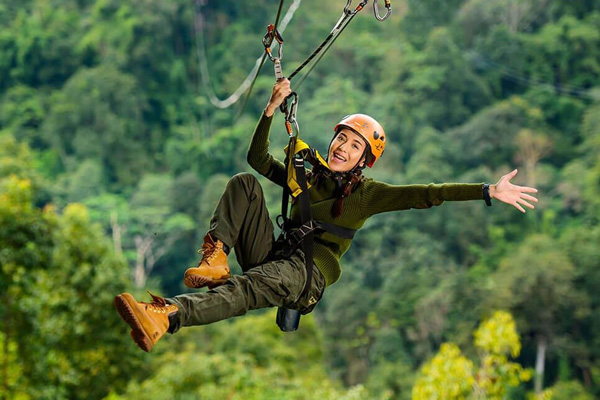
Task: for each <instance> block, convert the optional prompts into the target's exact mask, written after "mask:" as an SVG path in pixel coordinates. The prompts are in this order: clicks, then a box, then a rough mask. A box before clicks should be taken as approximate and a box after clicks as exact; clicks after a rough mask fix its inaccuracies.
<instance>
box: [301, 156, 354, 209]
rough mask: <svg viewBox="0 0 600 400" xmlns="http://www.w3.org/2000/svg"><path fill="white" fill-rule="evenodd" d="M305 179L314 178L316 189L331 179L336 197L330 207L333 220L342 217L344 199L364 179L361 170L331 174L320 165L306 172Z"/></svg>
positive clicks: (331, 172)
mask: <svg viewBox="0 0 600 400" xmlns="http://www.w3.org/2000/svg"><path fill="white" fill-rule="evenodd" d="M361 158H362V157H361ZM307 177H308V178H309V179H310V178H314V179H315V181H314V183H315V185H317V187H318V186H320V185H321V184H322V183H323V182H324V181H325V179H327V178H331V179H333V180H334V181H335V183H336V189H335V193H334V196H336V197H337V199H336V200H335V202H334V203H333V206H332V207H331V216H332V217H333V218H337V217H339V216H340V215H342V212H343V211H344V199H345V198H346V197H348V196H350V194H351V193H352V192H353V191H355V190H356V189H357V188H358V186H359V185H360V183H361V182H362V181H364V179H365V177H364V176H363V175H362V168H355V169H353V170H352V171H347V172H333V171H330V170H328V169H327V168H325V167H323V166H321V165H316V166H315V167H314V168H313V169H312V170H311V171H309V172H308V174H307Z"/></svg>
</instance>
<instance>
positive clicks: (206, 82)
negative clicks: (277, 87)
mask: <svg viewBox="0 0 600 400" xmlns="http://www.w3.org/2000/svg"><path fill="white" fill-rule="evenodd" d="M301 2H302V0H294V2H293V3H292V4H291V5H290V7H289V8H288V10H287V11H286V13H285V15H284V17H283V18H282V19H281V24H280V28H279V31H280V32H282V33H283V32H284V31H285V30H286V29H287V26H288V25H289V23H290V21H291V20H292V18H293V17H294V14H295V12H296V10H297V9H298V8H299V7H300V3H301ZM202 4H203V2H202V1H201V0H196V1H195V2H194V16H195V18H194V31H195V35H196V52H197V57H198V60H199V64H200V65H199V71H200V82H201V83H202V86H203V87H204V90H205V92H206V94H207V97H208V99H209V101H210V102H211V103H212V105H214V106H215V107H217V108H221V109H225V108H229V107H231V106H232V105H233V104H235V103H237V102H238V100H239V99H240V97H241V96H242V95H243V94H244V93H245V92H246V91H247V90H248V88H251V87H252V86H253V85H254V82H255V80H256V79H257V77H258V74H259V73H260V70H261V68H262V65H263V64H264V62H265V60H266V56H265V54H264V52H263V53H262V54H261V56H260V57H258V58H257V59H256V61H255V62H254V67H252V69H251V70H250V72H249V73H248V75H247V76H246V78H245V79H244V81H243V82H242V83H241V84H240V85H239V86H238V88H237V89H236V90H235V91H233V93H232V94H231V95H229V96H228V97H227V98H225V99H224V100H221V99H219V98H218V97H217V95H216V93H215V91H214V89H213V85H212V79H211V76H210V71H209V69H208V57H207V55H206V40H205V33H204V32H205V29H204V17H203V14H202V11H201V7H202ZM282 4H283V0H281V2H280V6H281V5H282ZM277 20H279V18H277ZM251 91H252V89H250V92H251ZM250 92H249V93H250Z"/></svg>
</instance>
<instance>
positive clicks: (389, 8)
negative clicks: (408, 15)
mask: <svg viewBox="0 0 600 400" xmlns="http://www.w3.org/2000/svg"><path fill="white" fill-rule="evenodd" d="M378 1H379V0H373V12H374V13H375V18H376V19H377V21H385V20H386V19H387V18H388V17H389V16H390V14H391V13H392V2H391V0H384V1H385V8H387V11H386V13H385V15H384V16H383V17H382V16H380V15H379V7H378V6H377V2H378Z"/></svg>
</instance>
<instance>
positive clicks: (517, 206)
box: [513, 203, 525, 214]
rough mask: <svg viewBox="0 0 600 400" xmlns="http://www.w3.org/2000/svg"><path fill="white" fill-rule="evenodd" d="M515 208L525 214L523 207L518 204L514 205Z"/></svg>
mask: <svg viewBox="0 0 600 400" xmlns="http://www.w3.org/2000/svg"><path fill="white" fill-rule="evenodd" d="M513 206H515V208H516V209H517V210H519V211H521V212H522V213H523V214H525V209H524V208H523V207H521V206H520V205H519V204H518V203H515V204H513Z"/></svg>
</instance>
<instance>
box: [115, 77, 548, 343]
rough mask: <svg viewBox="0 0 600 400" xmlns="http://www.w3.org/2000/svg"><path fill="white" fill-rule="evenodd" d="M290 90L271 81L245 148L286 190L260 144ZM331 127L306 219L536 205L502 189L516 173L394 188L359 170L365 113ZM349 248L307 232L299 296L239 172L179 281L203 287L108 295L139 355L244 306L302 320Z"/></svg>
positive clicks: (298, 258)
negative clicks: (309, 239) (449, 206)
mask: <svg viewBox="0 0 600 400" xmlns="http://www.w3.org/2000/svg"><path fill="white" fill-rule="evenodd" d="M290 93H291V89H290V82H289V81H288V80H287V79H283V80H281V81H279V82H277V83H276V84H275V86H274V88H273V92H272V94H271V97H270V99H269V102H268V104H267V107H266V108H265V111H264V113H263V115H262V117H261V119H260V121H259V122H258V125H257V127H256V129H255V131H254V135H253V137H252V141H251V144H250V148H249V150H248V162H249V164H250V165H251V166H252V167H253V168H254V169H255V170H256V171H257V172H259V173H260V174H261V175H264V176H265V177H267V178H268V179H269V180H271V181H273V182H275V183H276V184H278V185H280V186H283V185H285V184H286V175H285V170H284V165H283V164H282V163H281V162H280V161H278V160H276V159H275V158H273V157H272V156H271V155H270V154H269V151H268V150H269V148H268V147H269V139H268V138H269V130H270V126H271V121H272V116H273V113H274V112H275V110H276V109H277V108H278V107H279V105H280V104H281V103H282V102H283V101H284V99H285V98H286V97H287V96H288V95H289V94H290ZM334 131H335V135H334V138H333V140H332V141H331V144H330V146H329V150H328V157H327V159H328V165H329V169H327V168H323V167H319V166H317V167H315V168H313V170H312V171H311V172H310V173H309V183H310V184H311V185H312V186H311V188H310V191H309V194H310V202H311V212H312V216H313V218H314V219H315V220H320V221H325V222H326V223H330V224H335V225H337V226H341V227H343V228H347V229H358V228H360V227H362V225H363V224H364V222H365V220H366V219H367V218H369V217H370V216H372V215H374V214H377V213H382V212H386V211H394V210H405V209H410V208H429V207H432V206H434V205H435V206H437V205H441V204H442V203H443V202H444V201H463V200H482V199H485V200H486V203H488V205H489V201H490V199H497V200H500V201H502V202H504V203H507V204H511V205H512V206H514V207H516V208H517V209H518V210H520V211H521V212H525V209H524V208H523V207H522V206H526V207H528V208H531V209H533V208H534V206H533V205H532V204H531V203H529V202H534V203H535V202H537V199H536V198H535V197H533V196H531V195H528V194H527V193H535V192H537V190H536V189H534V188H528V187H520V186H516V185H513V184H511V183H510V179H511V178H513V177H514V176H515V175H516V173H517V170H514V171H512V172H511V173H509V174H507V175H504V176H503V177H502V178H500V180H499V181H498V183H497V184H496V185H487V184H481V183H479V184H429V185H406V186H394V185H388V184H385V183H382V182H377V181H373V180H372V179H365V178H364V177H363V176H362V170H363V168H365V167H366V166H368V167H372V166H373V165H374V164H375V162H376V161H377V160H378V158H379V157H380V156H381V155H382V153H383V150H384V148H385V142H386V136H385V132H384V130H383V128H382V127H381V125H379V123H377V121H375V120H374V119H373V118H371V117H369V116H366V115H362V114H354V115H350V116H347V117H345V118H344V119H343V120H342V121H341V122H340V123H339V124H338V125H336V127H335V128H334ZM290 218H291V220H292V221H293V222H294V223H296V225H299V221H300V210H299V207H298V205H297V204H293V205H292V208H291V216H290ZM350 242H351V239H347V238H343V237H340V236H336V235H334V234H331V233H328V232H323V233H322V234H319V235H316V236H315V239H314V250H313V251H314V265H313V266H312V279H311V282H310V285H309V286H308V288H307V290H304V285H305V282H306V280H307V270H306V267H305V262H304V253H303V252H302V251H301V250H300V249H297V250H295V251H293V252H292V254H291V255H289V254H288V255H286V256H285V257H284V256H282V254H281V253H279V252H277V251H273V250H274V246H273V244H274V236H273V224H272V223H271V220H270V219H269V215H268V212H267V209H266V206H265V200H264V196H263V192H262V188H261V186H260V184H259V183H258V181H257V180H256V178H255V177H254V176H252V175H250V174H238V175H236V176H234V177H233V178H232V179H231V180H230V181H229V183H228V185H227V188H226V189H225V192H224V193H223V196H222V197H221V199H220V201H219V204H218V206H217V208H216V210H215V214H214V216H213V218H212V220H211V225H210V229H209V231H208V233H207V235H206V236H205V238H204V244H203V245H202V254H203V257H202V260H201V261H200V263H199V265H198V267H196V268H190V269H188V270H187V271H186V272H185V276H184V283H185V284H186V286H188V287H194V288H198V287H203V286H208V287H209V288H211V290H210V291H208V292H205V293H193V294H183V295H180V296H176V297H174V298H170V299H163V298H161V297H158V296H154V295H152V298H153V301H152V302H151V303H145V302H138V301H136V300H135V299H134V298H133V296H131V295H130V294H128V293H123V294H120V295H118V296H116V297H115V306H116V308H117V310H118V312H119V314H120V315H121V317H122V318H123V319H124V320H125V321H126V322H127V323H128V324H129V325H130V327H131V328H132V331H131V336H132V338H133V340H134V341H135V343H136V344H137V345H138V346H139V347H140V348H142V349H143V350H145V351H150V349H152V347H153V346H154V344H155V343H156V342H157V341H158V340H159V339H160V338H161V337H162V336H163V335H164V333H165V332H167V331H168V332H170V333H174V332H176V331H177V330H178V329H179V328H180V327H181V326H194V325H204V324H209V323H212V322H215V321H219V320H222V319H226V318H230V317H233V316H238V315H243V314H245V313H246V312H247V311H248V310H252V309H257V308H264V307H272V306H279V307H287V308H291V309H295V310H299V311H300V312H301V313H303V314H306V313H309V312H310V311H312V310H313V308H314V307H315V305H316V303H318V301H319V300H320V299H321V297H322V295H323V292H324V290H325V288H326V287H327V286H329V285H332V284H333V283H334V282H335V281H337V280H338V278H339V276H340V271H341V270H340V264H339V260H340V258H341V257H342V255H343V254H344V253H345V252H346V251H347V250H348V248H349V247H350ZM231 247H234V248H235V253H236V257H237V260H238V261H239V264H240V265H241V267H242V270H243V272H244V273H243V275H238V276H231V274H230V272H229V266H228V264H227V254H228V253H229V249H230V248H231Z"/></svg>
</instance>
